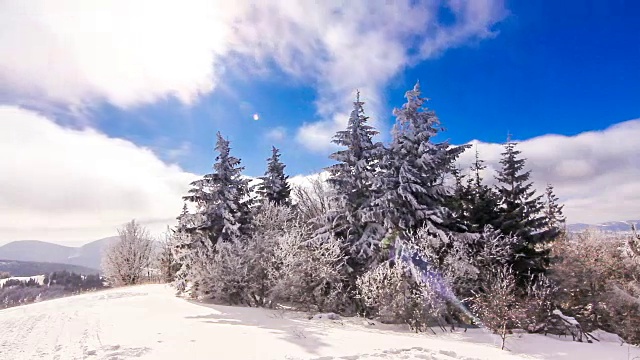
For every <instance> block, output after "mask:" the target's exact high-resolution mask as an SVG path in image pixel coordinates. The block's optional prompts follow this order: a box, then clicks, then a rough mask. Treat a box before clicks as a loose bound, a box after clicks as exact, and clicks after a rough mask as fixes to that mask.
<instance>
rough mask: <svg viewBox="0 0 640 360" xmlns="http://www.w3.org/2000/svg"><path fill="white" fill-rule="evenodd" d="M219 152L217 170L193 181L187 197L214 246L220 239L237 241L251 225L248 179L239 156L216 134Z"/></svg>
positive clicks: (200, 226) (211, 244) (197, 223)
mask: <svg viewBox="0 0 640 360" xmlns="http://www.w3.org/2000/svg"><path fill="white" fill-rule="evenodd" d="M215 150H216V151H217V152H218V153H219V155H218V156H217V157H216V163H215V164H214V165H213V170H214V172H213V173H211V174H206V175H204V176H203V178H202V179H198V180H196V181H194V182H192V183H191V186H193V188H192V189H191V190H189V195H187V196H185V197H184V199H185V200H187V201H191V202H193V203H195V204H196V207H197V210H196V217H197V221H196V229H197V230H198V231H199V232H200V233H202V235H204V236H205V237H206V238H207V239H208V240H209V241H210V244H206V245H207V246H211V247H215V245H216V244H217V243H218V242H221V241H223V242H225V241H226V242H229V241H238V240H240V239H241V238H242V237H243V236H245V235H248V233H249V230H250V229H249V227H250V207H249V205H250V203H249V202H250V200H249V185H248V184H249V180H248V179H246V178H244V177H243V176H242V171H243V170H244V167H242V166H240V159H238V158H236V157H233V156H231V155H230V147H229V141H228V140H226V139H225V138H223V137H222V135H221V134H220V132H218V133H217V143H216V147H215Z"/></svg>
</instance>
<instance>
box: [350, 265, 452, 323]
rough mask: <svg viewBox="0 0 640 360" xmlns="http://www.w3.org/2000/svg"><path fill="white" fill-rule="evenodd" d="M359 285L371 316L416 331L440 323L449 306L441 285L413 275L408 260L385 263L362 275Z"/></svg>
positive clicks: (358, 281) (361, 295)
mask: <svg viewBox="0 0 640 360" xmlns="http://www.w3.org/2000/svg"><path fill="white" fill-rule="evenodd" d="M356 285H357V289H358V294H359V295H358V296H359V297H360V298H361V299H362V300H363V302H364V304H365V305H366V306H367V307H368V311H369V314H368V315H370V316H376V317H379V318H380V320H381V321H383V322H387V323H404V324H407V325H409V327H410V328H411V329H412V330H414V331H416V332H419V331H425V330H426V329H427V328H428V326H429V325H430V324H433V323H439V320H440V315H441V314H442V312H443V311H444V309H445V302H444V301H443V299H442V298H441V297H440V296H439V294H438V286H439V284H438V283H437V282H435V281H434V282H429V281H420V280H418V279H415V278H413V277H412V275H411V270H410V268H409V266H408V265H406V264H404V263H396V264H393V265H392V264H391V263H390V262H385V263H382V264H380V265H379V266H378V267H376V268H374V269H372V270H370V271H368V272H367V273H365V274H364V275H363V276H361V277H360V278H358V280H357V281H356Z"/></svg>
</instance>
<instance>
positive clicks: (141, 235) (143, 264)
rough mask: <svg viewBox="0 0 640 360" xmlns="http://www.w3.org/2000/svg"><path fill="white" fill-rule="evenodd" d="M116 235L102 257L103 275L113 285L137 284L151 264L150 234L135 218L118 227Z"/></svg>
mask: <svg viewBox="0 0 640 360" xmlns="http://www.w3.org/2000/svg"><path fill="white" fill-rule="evenodd" d="M118 235H119V237H118V240H116V241H115V242H114V243H112V244H110V245H109V247H108V248H107V249H106V250H105V253H104V255H103V257H102V270H103V272H104V275H105V277H106V278H107V279H108V281H109V282H110V283H111V284H112V285H115V286H121V285H135V284H139V283H140V282H142V281H143V279H144V276H145V275H147V274H148V272H149V266H150V264H151V252H152V241H153V240H152V239H151V235H150V234H149V232H148V230H147V229H146V228H145V227H143V226H142V225H140V223H138V222H136V221H135V220H131V221H130V222H128V223H127V224H125V225H124V226H123V227H122V228H120V229H118Z"/></svg>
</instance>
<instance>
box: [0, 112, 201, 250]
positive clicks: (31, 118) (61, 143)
mask: <svg viewBox="0 0 640 360" xmlns="http://www.w3.org/2000/svg"><path fill="white" fill-rule="evenodd" d="M0 123H1V124H2V131H1V132H0V153H2V154H4V156H2V157H0V169H2V176H0V242H5V241H11V240H19V239H39V240H48V241H57V242H76V241H90V240H95V239H98V238H101V237H105V236H111V235H113V234H114V233H115V229H116V228H117V227H118V226H120V225H121V224H123V223H124V222H126V221H129V220H130V219H132V218H136V219H138V220H139V221H141V222H142V223H145V224H148V226H149V227H150V229H151V230H152V231H153V232H159V231H163V230H164V228H165V226H166V225H167V224H174V223H175V217H176V216H177V214H179V212H180V209H181V207H182V199H181V196H183V195H185V194H186V191H187V190H188V187H189V185H188V184H189V183H190V182H191V181H192V180H193V179H195V178H196V176H195V175H193V174H190V173H187V172H185V171H183V170H181V169H180V168H179V167H177V166H173V165H167V164H166V163H164V162H162V161H161V160H160V159H158V157H157V156H156V155H155V154H154V153H153V152H152V151H151V150H149V149H146V148H141V147H139V146H136V145H135V144H133V143H131V142H128V141H125V140H122V139H115V138H109V137H107V136H106V135H104V134H101V133H99V132H97V131H95V130H92V129H86V130H70V129H65V128H62V127H60V126H59V125H57V124H55V123H54V122H53V121H51V120H50V119H47V118H45V117H43V116H41V115H38V114H36V113H34V112H32V111H28V110H24V109H21V108H17V107H12V106H0Z"/></svg>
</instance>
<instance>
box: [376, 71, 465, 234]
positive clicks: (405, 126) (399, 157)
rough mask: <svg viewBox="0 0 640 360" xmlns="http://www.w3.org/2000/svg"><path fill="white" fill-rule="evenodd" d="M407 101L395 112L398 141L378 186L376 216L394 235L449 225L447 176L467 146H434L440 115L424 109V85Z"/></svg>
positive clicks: (385, 161)
mask: <svg viewBox="0 0 640 360" xmlns="http://www.w3.org/2000/svg"><path fill="white" fill-rule="evenodd" d="M405 97H406V99H407V102H406V103H405V104H404V105H403V106H402V108H401V109H395V110H394V111H393V114H394V116H396V124H395V126H394V128H393V140H392V142H391V145H390V148H389V149H388V151H386V154H385V156H384V157H383V161H382V162H381V163H380V170H381V173H380V175H379V176H376V178H375V181H374V184H373V188H374V190H375V191H376V199H375V200H374V202H373V209H372V212H371V215H372V216H373V217H374V218H375V219H376V220H377V221H379V222H380V223H382V224H384V226H385V227H386V229H387V230H388V231H392V232H397V231H400V232H403V231H407V230H409V231H415V230H417V229H419V228H421V227H423V226H425V225H427V224H433V225H436V226H437V227H446V226H448V225H449V224H450V223H451V218H450V214H449V212H448V210H447V209H446V207H445V203H446V201H447V197H448V195H449V189H448V187H447V186H445V185H444V184H443V181H442V179H443V174H444V173H446V172H448V171H449V170H450V169H451V167H452V164H453V163H454V162H455V160H456V159H457V158H458V156H459V155H460V154H461V153H462V152H463V151H464V149H465V148H466V146H458V147H451V146H450V145H449V143H448V142H447V141H444V142H440V143H434V142H433V137H434V136H436V135H437V134H438V133H439V132H440V131H441V130H442V129H441V128H440V122H439V120H438V118H437V117H436V115H435V113H434V112H433V111H432V110H429V109H426V108H424V107H423V104H424V103H425V101H426V100H427V99H425V98H422V97H420V85H419V83H416V85H415V87H414V88H413V90H409V91H407V93H406V94H405Z"/></svg>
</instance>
